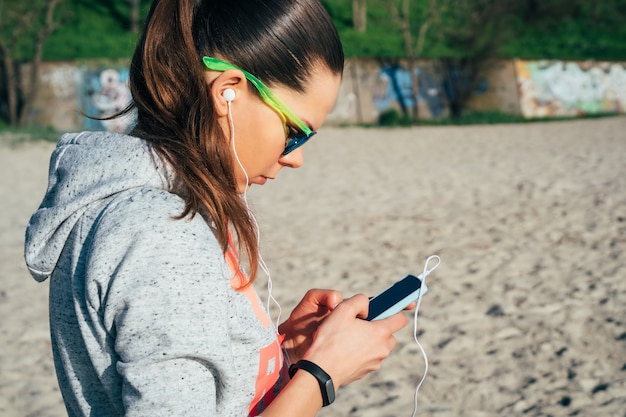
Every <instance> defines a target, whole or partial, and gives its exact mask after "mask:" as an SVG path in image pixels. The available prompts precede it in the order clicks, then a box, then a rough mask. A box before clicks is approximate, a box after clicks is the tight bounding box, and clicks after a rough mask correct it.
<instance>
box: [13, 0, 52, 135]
mask: <svg viewBox="0 0 626 417" xmlns="http://www.w3.org/2000/svg"><path fill="white" fill-rule="evenodd" d="M59 1H60V0H49V1H48V3H47V4H46V17H45V22H44V25H43V27H42V28H41V30H40V31H39V33H38V34H37V39H36V40H35V54H34V56H33V60H32V63H31V67H30V74H29V81H30V82H29V90H28V92H26V94H24V107H23V108H22V112H21V115H20V118H19V124H20V126H25V125H26V124H27V123H28V118H29V117H30V114H31V112H32V108H33V104H34V102H35V99H36V98H37V92H38V91H39V72H40V68H41V59H42V55H43V46H44V43H45V42H46V40H47V39H48V37H49V36H50V34H52V32H54V30H55V29H56V25H55V23H54V9H55V8H56V6H57V5H58V3H59Z"/></svg>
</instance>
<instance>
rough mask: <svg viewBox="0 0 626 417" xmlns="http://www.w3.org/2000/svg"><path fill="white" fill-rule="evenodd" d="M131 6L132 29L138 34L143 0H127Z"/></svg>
mask: <svg viewBox="0 0 626 417" xmlns="http://www.w3.org/2000/svg"><path fill="white" fill-rule="evenodd" d="M126 1H127V2H128V5H129V6H130V30H131V32H133V33H135V34H137V33H139V8H140V6H141V0H126Z"/></svg>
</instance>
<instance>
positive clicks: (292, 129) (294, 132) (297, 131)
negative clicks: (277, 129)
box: [287, 125, 302, 139]
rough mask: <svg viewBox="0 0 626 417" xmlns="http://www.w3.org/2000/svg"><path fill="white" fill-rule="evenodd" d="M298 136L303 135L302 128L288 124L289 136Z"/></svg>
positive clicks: (289, 137) (290, 137)
mask: <svg viewBox="0 0 626 417" xmlns="http://www.w3.org/2000/svg"><path fill="white" fill-rule="evenodd" d="M297 136H302V131H301V130H300V129H296V128H295V127H293V126H289V125H288V126H287V138H288V139H292V138H295V137H297Z"/></svg>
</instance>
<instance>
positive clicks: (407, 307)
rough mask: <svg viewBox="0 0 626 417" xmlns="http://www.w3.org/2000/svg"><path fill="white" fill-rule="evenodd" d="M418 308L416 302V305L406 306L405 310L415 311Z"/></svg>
mask: <svg viewBox="0 0 626 417" xmlns="http://www.w3.org/2000/svg"><path fill="white" fill-rule="evenodd" d="M416 306H417V302H414V303H411V304H409V305H408V306H406V307H405V308H404V309H405V310H413V309H414V308H415V307H416Z"/></svg>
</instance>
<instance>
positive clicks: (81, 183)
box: [25, 132, 285, 417]
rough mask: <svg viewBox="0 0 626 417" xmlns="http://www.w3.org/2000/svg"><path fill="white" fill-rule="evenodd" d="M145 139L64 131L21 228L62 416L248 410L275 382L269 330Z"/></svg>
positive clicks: (277, 367)
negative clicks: (42, 189) (41, 293)
mask: <svg viewBox="0 0 626 417" xmlns="http://www.w3.org/2000/svg"><path fill="white" fill-rule="evenodd" d="M175 184H176V181H175V177H174V175H173V172H172V170H171V169H170V168H169V167H168V165H167V164H166V163H165V162H164V161H163V160H161V159H160V158H159V157H158V156H157V155H156V153H155V152H154V151H153V150H152V149H151V147H150V145H149V144H147V143H146V142H145V141H143V140H141V139H138V138H135V137H131V136H126V135H120V134H113V133H103V132H99V133H91V132H85V133H81V134H71V135H64V136H63V138H61V140H60V141H59V144H58V146H57V148H56V150H55V151H54V153H53V155H52V158H51V162H50V173H49V184H48V189H47V192H46V195H45V197H44V200H43V202H42V204H41V206H40V208H39V209H38V210H37V211H36V212H35V213H34V214H33V216H32V218H31V220H30V223H29V225H28V229H27V231H26V245H25V258H26V263H27V265H28V268H29V270H30V272H31V273H32V275H33V277H34V278H35V279H36V280H38V281H44V280H46V279H48V278H50V327H51V338H52V348H53V353H54V360H55V367H56V370H57V376H58V380H59V385H60V387H61V392H62V394H63V398H64V401H65V404H66V407H67V410H68V413H69V415H70V416H91V417H99V416H151V417H155V416H168V417H172V416H185V417H192V416H203V417H207V416H238V417H242V416H246V415H248V414H251V415H254V414H256V413H258V412H260V411H261V410H262V409H263V408H264V405H265V404H266V402H268V401H271V399H272V398H273V396H274V395H275V394H276V393H277V392H278V391H279V390H280V388H281V385H282V383H283V381H284V380H285V379H284V377H279V376H280V374H283V375H284V372H283V371H281V369H284V367H283V366H282V355H281V352H280V346H279V344H278V341H277V337H276V332H275V329H274V327H273V326H272V325H271V323H270V321H269V319H268V318H267V316H266V314H265V312H264V310H263V308H262V306H261V304H260V302H259V300H258V297H257V296H256V294H255V293H254V292H253V290H251V289H250V290H248V291H245V292H244V291H236V290H234V289H233V287H232V285H231V277H232V276H233V271H231V269H229V266H228V264H227V262H226V261H225V259H224V254H223V253H222V250H221V248H220V246H219V244H218V242H217V240H216V238H215V235H214V233H213V229H212V228H211V225H212V222H211V221H210V220H209V221H207V220H208V219H206V218H204V217H203V216H201V215H196V216H194V217H193V218H190V217H186V218H184V219H176V216H177V215H179V214H180V213H181V212H182V210H183V208H184V201H183V199H182V198H181V196H180V193H179V192H177V191H176V190H177V189H178V188H179V187H177V186H176V185H175Z"/></svg>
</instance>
